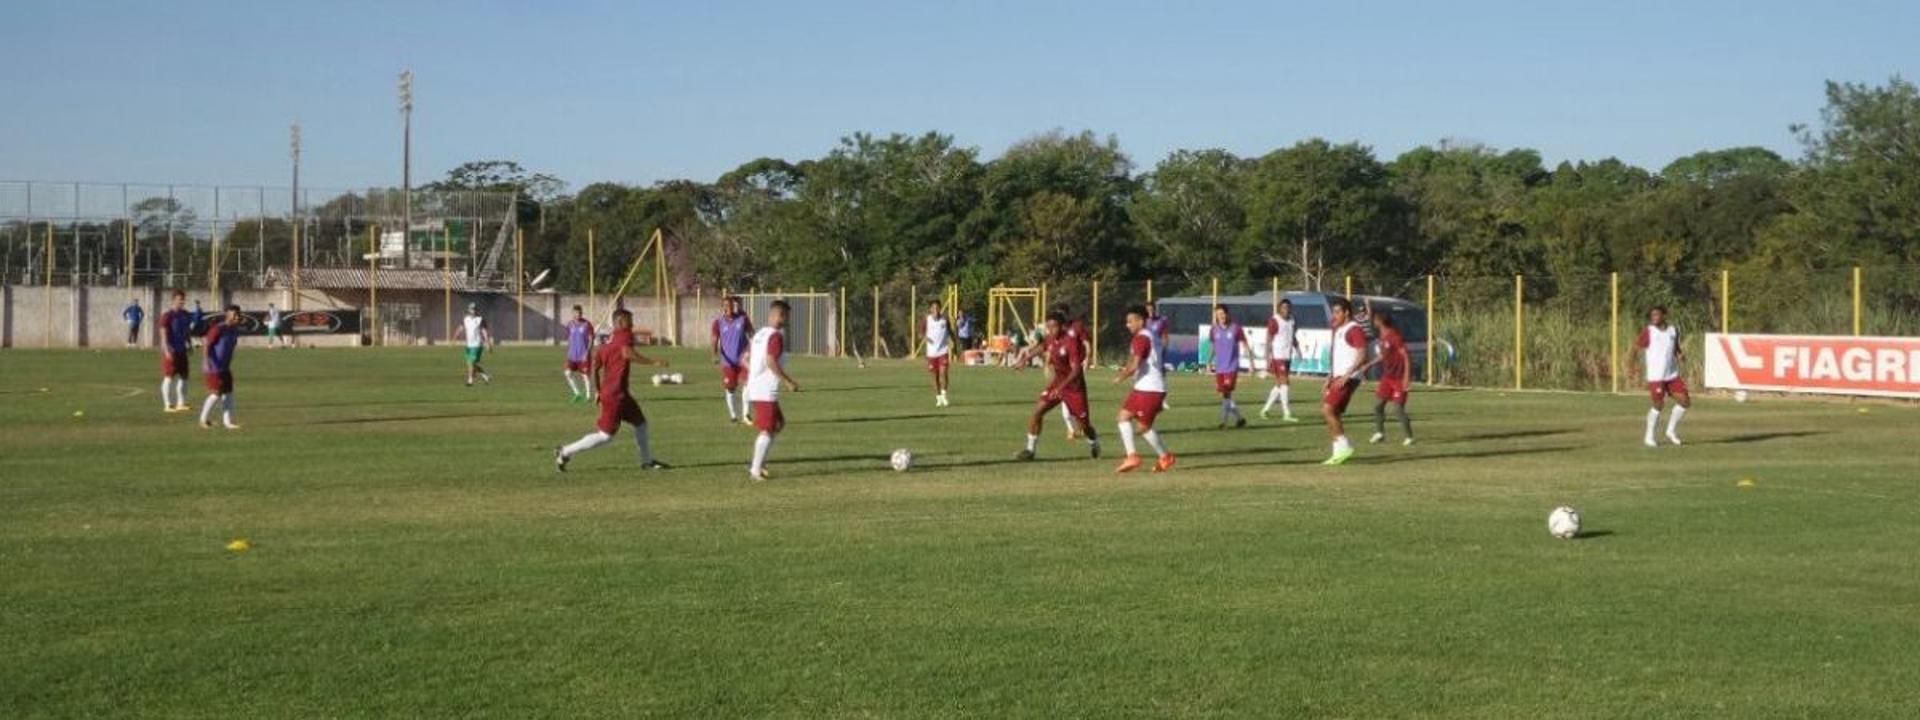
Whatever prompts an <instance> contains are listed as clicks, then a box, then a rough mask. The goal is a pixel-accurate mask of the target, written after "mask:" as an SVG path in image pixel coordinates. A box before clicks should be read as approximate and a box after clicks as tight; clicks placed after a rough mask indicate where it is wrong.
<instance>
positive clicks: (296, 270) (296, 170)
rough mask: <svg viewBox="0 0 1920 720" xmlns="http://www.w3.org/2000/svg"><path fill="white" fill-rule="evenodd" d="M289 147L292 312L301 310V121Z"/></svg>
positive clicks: (294, 125)
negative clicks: (291, 197) (291, 170)
mask: <svg viewBox="0 0 1920 720" xmlns="http://www.w3.org/2000/svg"><path fill="white" fill-rule="evenodd" d="M288 145H289V146H290V150H291V154H292V156H293V218H292V220H293V260H292V262H291V263H290V267H291V268H292V270H293V272H292V273H291V275H292V278H293V299H292V300H290V301H289V302H288V303H287V305H288V306H289V309H291V310H296V311H297V310H299V309H300V226H301V224H302V223H301V221H300V121H299V120H295V121H293V127H292V129H291V130H290V131H289V139H288Z"/></svg>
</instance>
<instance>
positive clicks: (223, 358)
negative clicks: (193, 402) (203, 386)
mask: <svg viewBox="0 0 1920 720" xmlns="http://www.w3.org/2000/svg"><path fill="white" fill-rule="evenodd" d="M203 342H204V344H205V345H206V348H207V357H206V366H205V367H203V368H201V370H202V371H203V372H205V373H206V382H207V401H206V402H204V403H201V405H200V427H202V428H205V429H208V430H211V429H213V419H212V416H213V406H214V405H216V404H217V405H219V406H220V425H221V427H224V428H226V429H228V430H239V429H240V426H239V425H235V424H233V350H234V348H235V347H238V346H239V344H240V306H239V305H228V306H227V311H226V313H225V314H223V315H221V316H220V321H219V322H216V323H214V324H213V325H212V326H211V327H208V328H207V335H206V339H205V340H204V341H203Z"/></svg>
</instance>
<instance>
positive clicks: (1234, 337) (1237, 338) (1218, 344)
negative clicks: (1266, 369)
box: [1212, 322, 1247, 373]
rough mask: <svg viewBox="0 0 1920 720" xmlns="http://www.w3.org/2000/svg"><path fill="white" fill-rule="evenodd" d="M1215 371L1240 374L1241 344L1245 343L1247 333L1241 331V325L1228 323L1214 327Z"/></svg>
mask: <svg viewBox="0 0 1920 720" xmlns="http://www.w3.org/2000/svg"><path fill="white" fill-rule="evenodd" d="M1212 332H1213V371H1214V372H1216V373H1234V372H1240V343H1242V342H1245V341H1246V339H1247V333H1246V331H1245V330H1242V329H1240V323H1237V322H1228V323H1227V324H1225V325H1216V326H1214V327H1213V330H1212Z"/></svg>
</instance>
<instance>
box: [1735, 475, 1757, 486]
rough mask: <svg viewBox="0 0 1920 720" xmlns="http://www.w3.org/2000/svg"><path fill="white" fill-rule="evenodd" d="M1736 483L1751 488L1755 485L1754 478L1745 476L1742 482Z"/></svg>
mask: <svg viewBox="0 0 1920 720" xmlns="http://www.w3.org/2000/svg"><path fill="white" fill-rule="evenodd" d="M1734 484H1735V485H1738V486H1740V487H1743V488H1750V487H1753V478H1750V477H1743V478H1740V482H1736V483H1734Z"/></svg>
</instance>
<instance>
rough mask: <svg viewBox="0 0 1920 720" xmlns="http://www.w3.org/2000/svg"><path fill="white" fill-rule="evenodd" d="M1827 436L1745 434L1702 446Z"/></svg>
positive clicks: (1809, 433)
mask: <svg viewBox="0 0 1920 720" xmlns="http://www.w3.org/2000/svg"><path fill="white" fill-rule="evenodd" d="M1826 434H1828V432H1827V431H1825V430H1789V431H1783V432H1763V433H1745V434H1741V435H1733V436H1729V437H1723V438H1720V439H1718V440H1708V441H1706V442H1704V443H1701V444H1702V445H1724V444H1729V443H1731V444H1745V443H1757V442H1766V441H1768V440H1785V439H1788V438H1802V437H1809V436H1813V435H1826Z"/></svg>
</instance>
